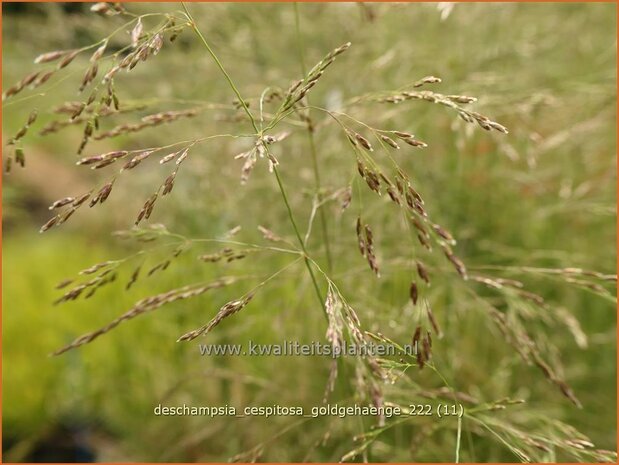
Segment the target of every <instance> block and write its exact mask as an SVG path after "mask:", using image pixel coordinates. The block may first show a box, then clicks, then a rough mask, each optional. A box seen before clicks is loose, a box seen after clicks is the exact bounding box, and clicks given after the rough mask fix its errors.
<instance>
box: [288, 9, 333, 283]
mask: <svg viewBox="0 0 619 465" xmlns="http://www.w3.org/2000/svg"><path fill="white" fill-rule="evenodd" d="M294 24H295V27H296V34H297V48H298V50H299V63H300V65H301V72H302V73H303V76H305V74H306V68H305V57H304V53H303V48H304V47H303V39H302V37H301V27H300V17H299V5H298V3H296V2H295V3H294ZM307 138H308V141H309V146H310V155H311V158H312V168H313V170H314V182H315V185H316V198H317V200H318V203H319V204H320V203H321V202H322V193H321V182H320V170H319V168H318V153H317V151H316V141H315V140H314V133H313V131H312V128H311V127H310V125H309V123H308V124H307ZM318 215H319V221H320V227H321V230H322V240H323V242H324V244H325V254H326V256H327V271H329V272H331V269H332V264H333V261H332V259H331V246H330V244H329V230H328V228H327V218H326V216H325V211H324V209H323V208H322V206H319V207H318Z"/></svg>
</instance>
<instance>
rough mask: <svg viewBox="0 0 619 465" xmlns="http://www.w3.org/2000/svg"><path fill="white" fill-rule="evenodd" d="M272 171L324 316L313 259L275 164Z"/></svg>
mask: <svg viewBox="0 0 619 465" xmlns="http://www.w3.org/2000/svg"><path fill="white" fill-rule="evenodd" d="M273 171H274V173H275V179H277V185H278V186H279V191H280V192H281V194H282V198H283V199H284V203H285V204H286V210H288V217H289V218H290V223H291V224H292V227H293V229H294V232H295V234H296V236H297V240H298V241H299V245H300V246H301V250H302V251H303V258H304V259H305V266H306V267H307V271H309V274H310V277H311V278H312V283H313V284H314V290H315V291H316V296H317V297H318V300H319V301H320V305H321V306H322V309H323V310H324V312H325V316H326V315H327V313H326V312H327V309H326V308H325V303H324V300H323V299H322V294H321V292H320V288H319V287H318V282H317V281H316V276H315V275H314V270H312V267H311V265H310V261H313V260H311V259H310V258H309V256H308V254H307V249H306V248H305V244H304V243H303V238H302V237H301V233H300V232H299V227H298V226H297V222H296V221H295V219H294V215H293V214H292V209H291V208H290V203H289V202H288V195H286V189H285V188H284V184H283V183H282V179H281V177H280V175H279V170H278V169H277V166H274V167H273Z"/></svg>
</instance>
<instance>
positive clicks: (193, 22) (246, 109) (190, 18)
mask: <svg viewBox="0 0 619 465" xmlns="http://www.w3.org/2000/svg"><path fill="white" fill-rule="evenodd" d="M181 3H182V5H183V9H184V10H185V14H186V15H187V18H188V19H189V21H190V22H191V27H192V29H193V30H194V31H195V33H196V34H197V35H198V37H199V38H200V40H201V41H202V43H203V44H204V46H205V47H206V49H207V50H208V53H209V54H210V55H211V57H212V58H213V60H215V63H216V64H217V67H218V68H219V70H220V71H221V72H222V74H223V75H224V76H225V78H226V80H227V81H228V84H229V85H230V87H231V88H232V90H233V91H234V93H235V94H236V97H237V98H238V99H239V102H240V103H241V105H242V107H243V110H245V113H247V116H248V117H249V120H250V121H251V124H252V126H253V127H254V130H255V131H256V134H257V133H258V132H259V131H258V126H256V121H255V120H254V117H253V115H252V114H251V112H250V111H249V107H248V106H247V104H246V103H245V100H243V97H241V93H240V92H239V90H238V89H237V88H236V86H235V85H234V82H233V81H232V78H231V77H230V75H229V74H228V72H227V71H226V69H225V68H224V65H222V64H221V61H219V58H217V55H215V52H213V49H212V48H211V46H210V45H209V44H208V42H207V41H206V39H205V38H204V36H203V35H202V33H201V32H200V29H198V26H197V25H196V22H195V20H194V19H193V16H191V13H189V10H188V9H187V5H185V2H181Z"/></svg>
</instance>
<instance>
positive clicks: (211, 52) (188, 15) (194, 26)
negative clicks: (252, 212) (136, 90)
mask: <svg viewBox="0 0 619 465" xmlns="http://www.w3.org/2000/svg"><path fill="white" fill-rule="evenodd" d="M181 3H182V5H183V9H184V10H185V14H186V15H187V19H189V21H190V22H191V27H192V29H193V30H194V31H195V33H196V34H197V35H198V37H199V38H200V40H201V41H202V43H203V44H204V46H205V47H206V49H207V50H208V52H209V54H210V55H211V57H212V58H213V60H214V61H215V63H216V64H217V66H218V68H219V70H220V71H221V72H222V74H223V75H224V76H225V77H226V80H227V81H228V84H229V85H230V87H231V88H232V90H233V91H234V93H235V94H236V96H237V98H238V99H239V101H240V102H241V105H242V106H243V109H244V110H245V113H247V116H248V117H249V120H250V121H251V124H252V126H253V127H254V130H255V131H256V134H260V131H259V130H258V126H257V125H256V120H255V119H254V116H253V115H252V114H251V112H250V111H249V108H248V107H247V104H246V103H245V100H244V99H243V97H241V93H240V92H239V90H238V89H237V88H236V86H235V85H234V82H233V81H232V78H231V77H230V75H229V74H228V73H227V72H226V70H225V68H224V66H223V65H222V63H221V61H219V58H217V55H215V52H213V49H211V47H210V46H209V44H208V42H207V41H206V38H205V37H204V36H203V35H202V33H201V32H200V30H199V29H198V26H197V25H196V22H195V20H194V19H193V17H192V16H191V13H189V10H188V9H187V6H186V5H185V2H181ZM274 171H275V178H276V179H277V185H278V186H279V191H280V193H281V195H282V198H283V199H284V203H285V204H286V209H287V210H288V216H289V218H290V223H291V224H292V227H293V229H294V232H295V234H296V236H297V240H298V241H299V245H300V247H301V250H302V251H303V258H304V259H305V266H306V267H307V271H308V272H309V274H310V277H311V278H312V283H313V285H314V290H315V291H316V297H317V298H318V300H319V302H320V305H321V307H322V309H323V310H324V311H325V316H326V309H325V303H324V300H323V298H322V295H321V293H320V288H319V287H318V282H317V281H316V276H315V275H314V271H313V270H312V267H311V265H310V260H311V259H310V258H309V255H308V254H307V250H306V248H305V244H304V243H303V239H302V238H301V233H300V232H299V228H298V227H297V223H296V221H295V219H294V215H293V214H292V209H291V208H290V203H289V202H288V196H287V195H286V190H285V189H284V185H283V184H282V180H281V178H280V176H279V171H278V169H277V167H276V166H275V167H274Z"/></svg>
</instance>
